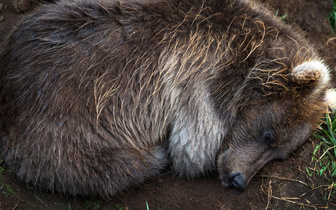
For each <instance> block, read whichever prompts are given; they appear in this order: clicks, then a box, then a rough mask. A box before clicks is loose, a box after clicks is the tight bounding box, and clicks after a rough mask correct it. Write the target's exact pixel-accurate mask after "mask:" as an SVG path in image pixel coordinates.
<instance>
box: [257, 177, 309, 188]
mask: <svg viewBox="0 0 336 210" xmlns="http://www.w3.org/2000/svg"><path fill="white" fill-rule="evenodd" d="M257 176H259V177H266V178H275V179H280V180H286V181H292V182H298V183H300V184H303V185H306V186H308V187H311V186H310V185H309V184H307V183H305V182H303V181H301V180H296V179H289V178H284V177H279V176H274V175H257Z"/></svg>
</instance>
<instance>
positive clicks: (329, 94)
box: [325, 89, 336, 112]
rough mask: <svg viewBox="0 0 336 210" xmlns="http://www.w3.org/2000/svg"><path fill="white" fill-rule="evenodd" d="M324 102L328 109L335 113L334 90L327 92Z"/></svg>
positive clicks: (335, 98)
mask: <svg viewBox="0 0 336 210" xmlns="http://www.w3.org/2000/svg"><path fill="white" fill-rule="evenodd" d="M325 100H326V102H327V104H328V106H329V107H330V109H331V110H332V111H333V112H334V111H336V89H329V90H327V93H326V96H325Z"/></svg>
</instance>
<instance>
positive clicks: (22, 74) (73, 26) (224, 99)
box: [0, 0, 335, 197]
mask: <svg viewBox="0 0 336 210" xmlns="http://www.w3.org/2000/svg"><path fill="white" fill-rule="evenodd" d="M329 80H330V78H329V70H328V68H327V67H326V66H325V65H324V64H323V62H322V61H321V59H320V58H319V57H318V56H317V54H316V52H315V50H314V49H313V48H312V47H311V45H309V44H308V43H307V42H306V41H305V40H304V39H303V38H302V37H301V36H300V35H299V34H298V33H297V32H295V30H294V29H292V28H291V27H288V26H286V25H284V24H283V23H282V22H281V21H280V20H278V19H277V18H276V17H274V16H273V15H272V14H270V13H269V12H268V11H267V10H266V9H265V8H263V7H262V6H261V5H259V4H256V3H254V2H250V1H247V0H145V1H140V0H130V1H112V0H100V1H97V0H80V1H60V2H58V3H57V4H55V5H49V6H45V7H43V8H42V9H40V10H39V11H38V12H37V13H36V14H34V15H32V16H29V17H27V18H26V20H25V21H24V22H23V23H22V24H21V25H20V26H19V27H18V28H17V30H16V31H15V32H14V33H13V35H12V36H11V38H10V40H9V43H8V46H7V47H6V49H5V51H4V53H3V54H2V56H1V62H0V136H1V140H0V153H1V156H2V157H3V158H4V161H5V163H6V164H7V166H8V168H9V169H10V170H11V171H13V172H14V173H15V174H16V175H17V176H18V177H19V178H20V179H21V180H23V181H24V182H26V183H28V184H32V185H34V186H37V187H40V188H43V189H48V190H52V191H57V192H60V193H63V194H67V195H84V196H86V195H100V196H102V197H108V196H111V195H113V194H115V193H116V192H119V191H120V190H123V189H125V188H127V187H129V186H130V185H134V184H137V183H140V182H142V181H144V180H145V179H146V178H147V177H150V176H153V175H156V174H158V173H159V172H160V171H161V170H162V169H163V168H165V167H166V165H167V164H169V163H170V164H171V167H172V169H173V170H174V172H175V173H176V174H177V175H178V176H182V177H191V178H192V177H196V176H199V175H203V174H205V173H207V172H208V171H213V170H218V173H219V177H220V179H221V180H222V183H223V185H225V186H234V187H237V188H238V189H239V190H244V189H245V187H246V185H247V183H248V181H249V180H250V179H251V177H252V176H253V175H254V174H255V173H256V172H257V171H258V170H259V169H260V168H261V167H262V166H263V165H264V164H265V163H266V162H268V161H269V160H271V159H274V158H285V157H286V156H287V155H288V154H289V153H290V152H291V151H293V150H295V149H296V148H297V147H298V146H299V145H300V144H301V143H302V142H303V141H304V140H306V139H307V138H308V136H309V135H310V134H311V132H312V130H314V129H315V128H316V126H317V124H318V122H319V121H320V117H321V116H322V113H324V112H325V111H326V110H327V105H328V103H329V104H335V101H333V100H334V99H335V97H334V95H335V94H334V93H335V92H334V91H333V90H331V89H330V90H328V89H329V88H330V87H329V86H330V85H329ZM327 92H328V93H327ZM327 99H328V100H329V101H327Z"/></svg>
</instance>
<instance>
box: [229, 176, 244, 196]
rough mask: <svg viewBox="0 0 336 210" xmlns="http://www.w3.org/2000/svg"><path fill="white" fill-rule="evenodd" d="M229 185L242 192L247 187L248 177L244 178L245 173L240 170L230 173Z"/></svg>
mask: <svg viewBox="0 0 336 210" xmlns="http://www.w3.org/2000/svg"><path fill="white" fill-rule="evenodd" d="M229 186H230V187H235V188H237V189H238V190H239V191H241V192H242V191H244V190H245V188H246V179H245V178H244V176H243V174H242V173H240V172H235V173H232V174H230V176H229Z"/></svg>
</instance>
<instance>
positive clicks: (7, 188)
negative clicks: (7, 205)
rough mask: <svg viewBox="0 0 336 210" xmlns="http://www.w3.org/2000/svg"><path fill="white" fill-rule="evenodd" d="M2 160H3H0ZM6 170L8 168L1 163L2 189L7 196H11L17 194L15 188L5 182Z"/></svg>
mask: <svg viewBox="0 0 336 210" xmlns="http://www.w3.org/2000/svg"><path fill="white" fill-rule="evenodd" d="M0 162H2V160H0ZM5 172H6V169H4V168H3V167H2V166H1V165H0V191H1V192H2V193H3V194H4V195H5V196H7V197H11V196H14V195H16V190H14V189H13V188H12V187H11V186H10V185H9V184H7V183H5V180H4V177H3V174H4V173H5Z"/></svg>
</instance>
